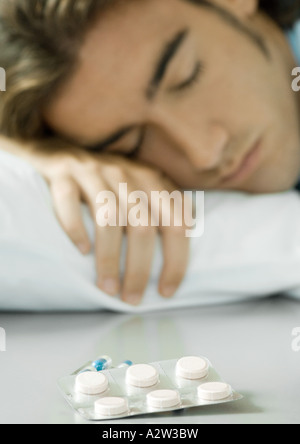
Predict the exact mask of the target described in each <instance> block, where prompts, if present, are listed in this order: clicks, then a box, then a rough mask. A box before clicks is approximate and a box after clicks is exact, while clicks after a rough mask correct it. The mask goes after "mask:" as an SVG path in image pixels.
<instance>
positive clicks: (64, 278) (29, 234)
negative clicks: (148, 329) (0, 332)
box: [0, 151, 300, 313]
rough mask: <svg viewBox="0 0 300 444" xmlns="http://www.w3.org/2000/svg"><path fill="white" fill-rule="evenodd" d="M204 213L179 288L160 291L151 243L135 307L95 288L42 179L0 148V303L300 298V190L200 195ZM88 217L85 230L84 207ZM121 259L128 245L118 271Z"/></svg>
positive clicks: (90, 267) (183, 303)
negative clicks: (145, 280) (145, 282)
mask: <svg viewBox="0 0 300 444" xmlns="http://www.w3.org/2000/svg"><path fill="white" fill-rule="evenodd" d="M205 213H206V218H205V223H206V229H205V234H204V236H203V237H202V238H196V239H192V246H191V260H190V266H189V270H188V273H187V276H186V279H185V281H184V283H183V285H182V286H181V288H180V290H179V291H178V292H177V294H176V296H175V297H174V298H173V299H171V300H165V299H163V298H161V297H160V296H159V294H158V291H157V282H158V278H159V275H160V272H161V269H162V254H161V249H160V244H159V241H157V248H156V254H155V258H154V263H153V270H152V274H151V279H150V283H149V286H148V289H147V292H146V295H145V299H144V301H143V304H142V306H141V307H137V308H134V307H132V306H129V305H127V304H124V303H123V302H122V301H120V300H119V298H112V297H109V296H107V295H105V294H104V293H102V292H101V291H100V290H99V289H97V288H96V285H95V282H96V272H95V264H94V257H93V254H91V255H89V256H87V257H85V256H82V255H81V254H80V252H79V251H78V250H77V248H76V247H75V246H74V245H73V244H72V242H71V241H70V240H69V238H68V237H67V236H66V234H65V233H64V231H63V230H62V229H61V227H60V226H59V224H58V222H57V220H56V217H55V215H54V213H53V210H52V206H51V196H50V193H49V190H48V187H47V185H46V183H45V182H44V180H43V179H42V178H41V177H40V176H39V175H38V174H37V173H36V172H35V171H34V170H33V169H32V168H31V167H30V166H29V165H28V164H26V163H24V162H23V161H21V160H20V159H18V158H16V157H14V156H11V155H8V154H7V153H5V152H1V151H0V286H1V291H0V309H2V310H12V311H15V310H27V311H46V310H51V311H70V310H72V311H75V310H76V311H83V310H84V311H87V310H101V309H110V310H115V311H121V312H133V313H139V312H148V311H150V310H160V311H161V310H169V309H171V308H179V307H189V306H203V305H207V304H220V303H227V302H236V301H245V300H248V299H250V298H252V299H257V298H261V297H262V296H266V295H272V294H275V293H280V292H284V293H285V294H287V295H291V296H294V297H298V298H299V297H300V272H299V270H300V194H298V193H297V192H289V193H284V194H280V195H268V196H247V195H243V194H239V193H207V194H206V212H205ZM85 218H86V224H87V227H88V229H89V232H90V236H91V238H92V237H93V230H94V227H93V223H92V221H91V219H90V217H89V215H88V212H87V210H86V209H85ZM125 247H126V245H125V244H124V249H125ZM124 262H125V250H124V251H123V256H122V269H123V270H124Z"/></svg>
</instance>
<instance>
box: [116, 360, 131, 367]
mask: <svg viewBox="0 0 300 444" xmlns="http://www.w3.org/2000/svg"><path fill="white" fill-rule="evenodd" d="M132 365H133V362H132V361H129V360H127V361H123V362H122V363H121V364H119V365H118V368H125V367H131V366H132Z"/></svg>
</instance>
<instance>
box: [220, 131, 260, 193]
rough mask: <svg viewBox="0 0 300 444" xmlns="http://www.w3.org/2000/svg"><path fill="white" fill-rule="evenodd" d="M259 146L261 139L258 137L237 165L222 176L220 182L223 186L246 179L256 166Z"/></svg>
mask: <svg viewBox="0 0 300 444" xmlns="http://www.w3.org/2000/svg"><path fill="white" fill-rule="evenodd" d="M261 146H262V139H259V140H258V141H256V143H255V144H254V145H253V146H252V148H251V149H250V150H249V151H248V152H247V154H246V155H245V156H244V157H243V159H242V161H241V162H240V164H239V166H238V167H237V168H236V169H235V170H234V171H233V172H232V173H231V174H229V175H227V176H226V177H224V178H222V180H221V184H222V185H223V186H227V185H233V184H239V183H240V182H242V181H244V180H246V179H247V178H248V177H249V176H250V175H251V174H252V173H253V172H254V171H255V169H256V168H257V166H258V162H259V158H260V151H261Z"/></svg>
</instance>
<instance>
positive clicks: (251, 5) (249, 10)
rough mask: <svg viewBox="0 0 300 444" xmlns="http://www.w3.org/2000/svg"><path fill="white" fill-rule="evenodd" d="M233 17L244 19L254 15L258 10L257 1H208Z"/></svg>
mask: <svg viewBox="0 0 300 444" xmlns="http://www.w3.org/2000/svg"><path fill="white" fill-rule="evenodd" d="M210 1H211V3H214V4H216V5H218V6H220V7H221V8H223V9H226V10H227V11H229V12H231V13H232V14H233V15H235V16H237V17H239V18H241V19H243V18H244V19H245V18H250V17H252V16H253V15H255V14H256V12H257V11H258V9H259V0H210Z"/></svg>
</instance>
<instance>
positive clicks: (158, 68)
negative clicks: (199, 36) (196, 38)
mask: <svg viewBox="0 0 300 444" xmlns="http://www.w3.org/2000/svg"><path fill="white" fill-rule="evenodd" d="M188 35H189V29H188V28H185V29H183V30H181V31H179V32H176V34H175V36H174V37H173V38H172V39H171V40H170V41H168V42H167V43H166V44H165V45H164V47H163V49H162V51H161V54H160V56H159V57H158V60H157V62H156V64H155V69H154V73H153V76H152V77H151V80H150V82H149V83H148V86H147V88H146V91H145V96H146V98H147V100H148V101H152V100H153V99H154V97H155V95H156V94H157V92H158V90H159V88H160V86H161V83H162V81H163V79H164V77H165V75H166V72H167V70H168V67H169V65H170V63H171V61H172V60H173V59H174V57H175V56H176V54H177V53H178V51H179V49H180V47H181V45H182V44H183V42H184V41H185V40H186V38H187V36H188ZM134 128H135V125H130V126H126V127H124V128H121V129H119V130H118V131H116V132H115V133H113V134H112V135H110V136H109V137H107V138H106V139H105V140H103V141H101V142H99V143H95V144H93V145H92V146H89V147H87V148H88V149H90V150H96V149H97V150H98V151H102V150H105V149H106V148H107V147H108V146H109V145H112V144H113V143H116V142H118V141H119V140H120V139H122V137H124V136H125V135H126V134H128V133H129V132H130V131H132V130H133V129H134Z"/></svg>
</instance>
